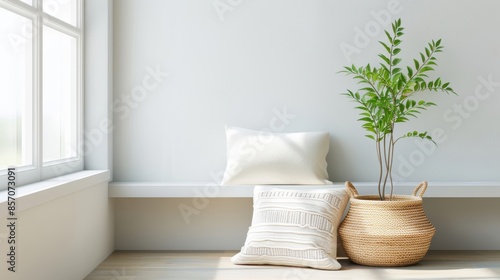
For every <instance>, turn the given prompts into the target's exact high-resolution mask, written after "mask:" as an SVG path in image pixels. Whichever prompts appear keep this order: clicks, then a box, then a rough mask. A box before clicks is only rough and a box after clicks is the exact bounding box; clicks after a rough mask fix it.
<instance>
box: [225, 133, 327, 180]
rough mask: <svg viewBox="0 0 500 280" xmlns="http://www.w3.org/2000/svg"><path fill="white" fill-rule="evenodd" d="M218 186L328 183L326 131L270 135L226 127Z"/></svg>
mask: <svg viewBox="0 0 500 280" xmlns="http://www.w3.org/2000/svg"><path fill="white" fill-rule="evenodd" d="M226 136H227V166H226V170H225V172H224V178H223V180H222V185H231V184H232V185H258V184H331V182H330V181H328V173H327V170H326V167H327V162H326V155H327V154H328V149H329V146H330V144H329V136H328V133H327V132H298V133H271V132H266V131H256V130H250V129H244V128H238V127H233V126H226Z"/></svg>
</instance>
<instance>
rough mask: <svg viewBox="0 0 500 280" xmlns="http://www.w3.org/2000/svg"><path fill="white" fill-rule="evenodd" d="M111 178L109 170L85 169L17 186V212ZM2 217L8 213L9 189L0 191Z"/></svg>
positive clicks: (0, 213) (0, 214) (0, 212)
mask: <svg viewBox="0 0 500 280" xmlns="http://www.w3.org/2000/svg"><path fill="white" fill-rule="evenodd" d="M109 179H110V175H109V171H107V170H84V171H79V172H75V173H71V174H68V175H64V176H60V177H56V178H52V179H49V180H45V181H41V182H37V183H33V184H29V185H25V186H21V187H18V188H16V195H15V196H14V198H15V199H16V212H19V211H23V210H26V209H29V208H32V207H35V206H38V205H40V204H43V203H46V202H48V201H51V200H54V199H56V198H59V197H62V196H65V195H68V194H71V193H74V192H77V191H80V190H83V189H85V188H87V187H90V186H94V185H96V184H99V183H103V182H108V181H109ZM0 209H2V211H0V217H5V216H6V215H7V190H4V191H0Z"/></svg>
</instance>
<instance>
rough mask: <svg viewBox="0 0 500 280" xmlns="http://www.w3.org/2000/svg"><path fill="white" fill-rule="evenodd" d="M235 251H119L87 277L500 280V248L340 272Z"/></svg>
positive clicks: (349, 266)
mask: <svg viewBox="0 0 500 280" xmlns="http://www.w3.org/2000/svg"><path fill="white" fill-rule="evenodd" d="M235 253H236V252H171V251H146V252H143V251H141V252H139V251H116V252H114V253H113V254H112V255H111V256H109V257H108V258H107V259H106V260H105V261H104V262H103V263H102V264H101V265H99V266H98V267H97V268H96V269H95V270H94V271H93V272H92V273H90V274H89V275H88V276H87V277H86V278H85V279H84V280H159V279H175V280H183V279H186V280H188V279H189V280H197V279H203V280H205V279H207V280H226V279H227V280H237V279H266V280H267V279H283V280H322V279H328V280H357V279H359V280H369V279H380V280H391V279H412V280H417V279H460V280H463V279H474V280H477V279H490V280H491V279H497V280H500V251H431V252H429V253H428V254H427V256H426V257H425V258H424V260H423V261H422V262H420V263H419V264H417V265H414V266H409V267H401V268H374V267H365V266H359V265H355V264H353V263H351V262H350V261H349V260H347V259H345V258H343V259H339V262H340V263H341V265H342V269H341V270H338V271H322V270H316V269H310V268H294V267H282V266H281V267H280V266H241V265H233V264H232V263H231V260H230V258H231V256H233V255H234V254H235Z"/></svg>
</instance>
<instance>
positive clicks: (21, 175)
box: [0, 0, 84, 191]
mask: <svg viewBox="0 0 500 280" xmlns="http://www.w3.org/2000/svg"><path fill="white" fill-rule="evenodd" d="M53 1H54V3H56V4H57V3H59V2H57V0H53ZM83 1H84V0H77V9H76V13H77V19H76V26H73V25H71V24H69V23H66V22H64V21H62V20H60V19H58V18H55V17H53V16H51V15H49V14H47V13H44V12H43V0H33V6H31V5H28V4H26V3H24V2H22V1H20V0H0V7H1V8H4V9H7V10H9V11H11V12H13V13H16V14H18V15H20V16H23V17H25V18H27V19H30V20H31V21H32V33H33V34H32V36H33V37H32V44H33V46H32V63H33V65H32V67H33V68H32V79H33V88H32V95H33V104H32V105H33V120H32V121H33V136H32V137H33V139H32V140H33V141H32V143H33V147H32V151H33V155H32V157H33V163H32V164H31V165H27V166H12V167H15V169H16V185H17V186H22V185H26V184H30V183H34V182H39V181H42V180H46V179H49V178H54V177H57V176H61V175H65V174H69V173H73V172H77V171H80V170H83V136H84V135H83V111H84V107H83V106H84V102H83V92H84V88H83V84H84V80H83V78H84V77H83V73H84V57H83V54H84V37H83V35H84V30H83V27H84V22H83V19H84V14H83V13H84V9H83ZM44 25H45V26H48V27H50V28H53V29H55V30H57V31H59V32H62V33H64V34H66V35H69V36H71V37H73V38H75V39H76V42H77V51H76V52H77V54H76V55H77V70H76V76H77V77H76V107H77V112H76V115H77V124H76V125H77V127H76V131H77V135H76V149H77V150H76V151H75V152H76V156H75V157H72V158H64V159H60V160H55V161H50V162H43V139H42V138H43V137H42V135H43V123H42V121H43V111H42V108H43V103H42V101H43V83H42V81H43V79H42V78H43V76H42V75H43V73H42V70H43V57H42V54H43V39H42V38H43V26H44ZM7 179H8V178H7V169H0V191H2V190H5V189H6V188H7Z"/></svg>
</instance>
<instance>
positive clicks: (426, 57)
mask: <svg viewBox="0 0 500 280" xmlns="http://www.w3.org/2000/svg"><path fill="white" fill-rule="evenodd" d="M403 30H404V28H403V27H402V25H401V19H398V20H396V21H394V23H392V32H390V31H385V35H386V37H387V42H382V41H381V42H380V44H381V45H382V47H383V49H384V51H385V52H383V53H381V54H379V55H378V57H379V58H380V59H381V62H380V65H378V66H372V65H370V64H367V65H366V66H359V67H357V66H354V65H352V66H346V67H344V70H343V71H340V72H341V73H344V74H346V75H347V76H351V77H353V78H354V79H355V80H356V81H357V82H358V84H359V85H360V88H359V89H357V90H347V93H345V95H346V96H347V97H348V98H349V99H351V100H352V101H354V102H355V103H357V106H356V109H359V110H360V111H361V112H360V117H361V118H360V119H359V121H361V122H362V127H363V128H364V129H365V130H366V132H367V134H366V137H368V138H370V139H372V140H373V141H374V142H375V149H376V154H377V159H378V163H379V178H378V194H377V195H365V196H361V195H359V194H358V192H357V190H356V189H355V187H354V186H353V185H352V184H351V183H350V182H346V188H347V191H348V193H349V194H350V196H351V207H350V209H349V212H348V214H347V216H346V218H345V219H344V221H343V223H342V224H341V226H340V228H339V235H340V237H341V240H342V244H343V245H344V250H345V251H346V254H347V256H348V257H349V258H350V259H351V260H352V261H354V262H356V263H360V264H366V265H374V266H402V265H410V264H414V263H416V262H418V261H420V260H421V259H422V258H423V256H424V255H425V253H426V252H427V250H428V248H429V246H430V241H431V239H432V236H433V235H434V232H435V229H434V227H433V226H432V225H431V224H430V222H429V221H428V220H427V218H426V216H425V213H424V212H423V208H422V196H423V194H424V192H425V190H426V188H427V182H425V181H424V182H422V183H421V184H419V185H418V186H417V187H416V189H415V191H414V192H413V194H412V195H407V196H404V195H394V194H393V190H394V187H393V180H392V168H393V162H394V154H395V147H396V144H397V142H398V141H399V140H401V139H404V138H410V137H417V138H421V139H424V140H427V141H433V140H432V137H431V136H430V135H429V134H428V133H427V132H419V131H410V132H406V133H401V134H400V133H398V132H397V130H396V125H397V124H400V123H405V122H407V121H409V120H410V119H411V118H416V117H417V116H418V114H421V113H422V112H423V111H425V110H426V109H427V108H429V107H431V106H435V105H436V104H435V103H433V102H429V101H426V100H415V95H414V94H415V93H417V92H424V91H425V92H438V91H441V92H446V93H454V94H456V93H455V92H454V90H453V89H452V88H451V87H450V84H449V83H448V82H443V81H442V79H441V78H435V79H431V78H429V76H428V75H427V74H428V73H429V72H431V71H433V70H434V67H435V66H437V58H436V54H437V53H440V52H442V50H443V46H442V45H441V39H439V40H437V41H434V40H432V41H431V42H429V43H428V45H427V46H426V47H425V48H424V51H423V52H421V53H420V54H419V57H418V58H416V59H414V60H413V63H411V65H409V66H406V67H401V66H400V64H401V62H402V59H401V58H400V57H399V55H400V53H401V47H400V45H401V42H402V40H401V37H402V36H403V35H404V33H403ZM387 188H390V191H389V194H387ZM374 225H378V228H377V227H375V226H374ZM398 238H399V239H398ZM415 248H417V249H416V250H414V249H415ZM412 250H413V251H412Z"/></svg>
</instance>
